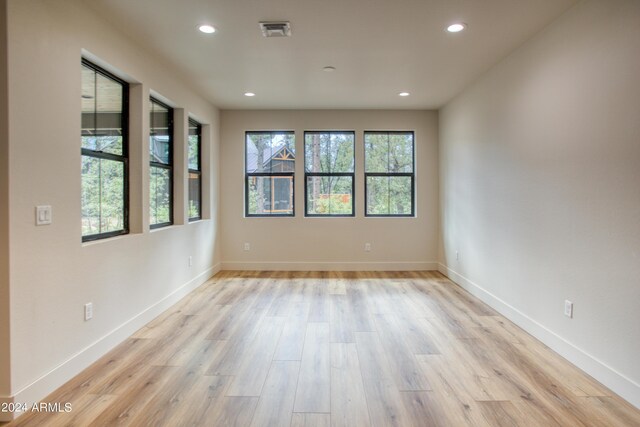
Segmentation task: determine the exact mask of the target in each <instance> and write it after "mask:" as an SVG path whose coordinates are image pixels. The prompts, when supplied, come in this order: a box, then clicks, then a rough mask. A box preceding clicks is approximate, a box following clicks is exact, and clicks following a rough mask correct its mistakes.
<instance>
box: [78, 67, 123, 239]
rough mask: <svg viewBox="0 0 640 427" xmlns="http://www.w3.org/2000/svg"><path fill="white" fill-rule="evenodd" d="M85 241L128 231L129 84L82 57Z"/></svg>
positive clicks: (83, 225)
mask: <svg viewBox="0 0 640 427" xmlns="http://www.w3.org/2000/svg"><path fill="white" fill-rule="evenodd" d="M81 66H82V120H81V122H82V125H81V128H82V129H81V152H82V196H81V197H82V201H81V205H82V241H83V242H84V241H90V240H97V239H102V238H106V237H112V236H117V235H120V234H126V233H128V232H129V179H128V178H129V164H128V124H129V114H128V95H129V85H128V84H127V83H126V82H125V81H124V80H121V79H120V78H118V77H116V76H114V75H113V74H111V73H109V72H107V71H105V70H103V69H102V68H100V67H98V66H97V65H95V64H93V63H91V62H89V61H87V60H85V59H83V60H82V64H81Z"/></svg>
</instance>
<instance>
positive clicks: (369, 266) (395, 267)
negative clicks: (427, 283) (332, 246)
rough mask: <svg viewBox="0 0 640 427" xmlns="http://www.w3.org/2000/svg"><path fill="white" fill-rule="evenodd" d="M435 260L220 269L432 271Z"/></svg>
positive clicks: (231, 264) (225, 265)
mask: <svg viewBox="0 0 640 427" xmlns="http://www.w3.org/2000/svg"><path fill="white" fill-rule="evenodd" d="M438 265H439V264H438V263H437V262H421V261H408V262H407V261H398V262H273V261H267V262H243V261H223V262H222V270H231V271H238V270H249V271H432V270H437V269H438Z"/></svg>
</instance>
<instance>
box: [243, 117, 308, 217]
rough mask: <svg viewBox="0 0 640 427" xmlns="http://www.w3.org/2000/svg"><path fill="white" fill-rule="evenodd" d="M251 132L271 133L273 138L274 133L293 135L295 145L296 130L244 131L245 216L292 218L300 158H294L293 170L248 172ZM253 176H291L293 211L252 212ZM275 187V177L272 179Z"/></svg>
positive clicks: (292, 209)
mask: <svg viewBox="0 0 640 427" xmlns="http://www.w3.org/2000/svg"><path fill="white" fill-rule="evenodd" d="M251 134H270V135H271V138H273V135H274V134H284V135H293V138H294V146H295V136H296V133H295V131H292V130H263V131H258V130H251V131H245V133H244V216H245V218H290V217H295V216H296V179H295V175H296V172H295V163H296V160H297V159H298V156H297V154H296V158H295V160H294V167H293V171H292V172H248V171H247V166H248V159H249V153H248V151H247V138H248V136H249V135H251ZM252 177H268V178H289V179H290V180H291V213H268V214H265V213H262V214H252V213H249V179H250V178H252ZM271 183H272V184H271V185H272V187H273V179H272V180H271Z"/></svg>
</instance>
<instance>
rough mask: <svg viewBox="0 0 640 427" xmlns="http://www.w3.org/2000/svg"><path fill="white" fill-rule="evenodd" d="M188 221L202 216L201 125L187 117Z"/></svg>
mask: <svg viewBox="0 0 640 427" xmlns="http://www.w3.org/2000/svg"><path fill="white" fill-rule="evenodd" d="M188 144H189V147H188V149H189V221H196V220H198V219H201V218H202V160H201V156H202V125H201V124H200V123H198V122H196V121H195V120H193V119H189V140H188Z"/></svg>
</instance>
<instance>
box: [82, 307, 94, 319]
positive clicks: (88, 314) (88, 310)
mask: <svg viewBox="0 0 640 427" xmlns="http://www.w3.org/2000/svg"><path fill="white" fill-rule="evenodd" d="M91 318H93V303H92V302H88V303H86V304H85V305H84V320H85V321H86V320H91Z"/></svg>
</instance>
